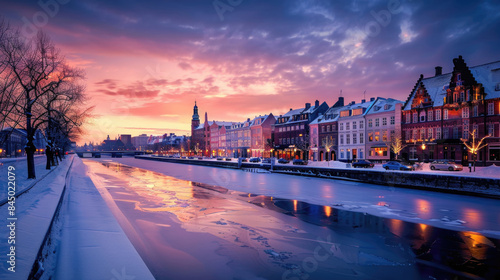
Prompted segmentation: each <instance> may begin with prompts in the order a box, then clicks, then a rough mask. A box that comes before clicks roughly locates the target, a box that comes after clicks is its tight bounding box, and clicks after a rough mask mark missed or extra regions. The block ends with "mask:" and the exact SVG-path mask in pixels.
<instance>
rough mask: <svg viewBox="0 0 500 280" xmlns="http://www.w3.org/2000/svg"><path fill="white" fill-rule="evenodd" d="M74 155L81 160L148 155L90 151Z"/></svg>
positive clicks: (143, 152) (143, 153)
mask: <svg viewBox="0 0 500 280" xmlns="http://www.w3.org/2000/svg"><path fill="white" fill-rule="evenodd" d="M76 154H77V155H78V156H79V157H81V158H95V157H101V155H110V156H111V157H122V156H139V155H145V154H148V153H146V152H145V151H92V152H76Z"/></svg>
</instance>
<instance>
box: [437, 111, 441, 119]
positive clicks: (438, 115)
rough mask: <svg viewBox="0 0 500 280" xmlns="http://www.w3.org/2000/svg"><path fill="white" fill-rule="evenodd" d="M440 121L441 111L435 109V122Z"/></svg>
mask: <svg viewBox="0 0 500 280" xmlns="http://www.w3.org/2000/svg"><path fill="white" fill-rule="evenodd" d="M440 120H441V109H437V110H436V121H440Z"/></svg>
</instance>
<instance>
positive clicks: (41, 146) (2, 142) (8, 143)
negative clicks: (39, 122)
mask: <svg viewBox="0 0 500 280" xmlns="http://www.w3.org/2000/svg"><path fill="white" fill-rule="evenodd" d="M26 140H27V133H26V130H24V129H18V128H11V127H9V128H5V129H3V130H2V131H0V150H1V151H0V157H18V156H25V155H26V152H25V151H24V146H25V145H26ZM33 144H34V145H35V147H36V152H38V153H41V152H44V151H45V146H46V144H47V142H46V141H45V136H44V135H43V133H42V132H41V131H40V130H36V131H35V135H34V139H33Z"/></svg>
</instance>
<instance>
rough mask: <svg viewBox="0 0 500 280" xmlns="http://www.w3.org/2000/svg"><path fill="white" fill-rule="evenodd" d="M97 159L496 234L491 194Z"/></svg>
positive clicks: (499, 229) (498, 220) (498, 226)
mask: <svg viewBox="0 0 500 280" xmlns="http://www.w3.org/2000/svg"><path fill="white" fill-rule="evenodd" d="M99 161H115V162H120V163H123V164H126V165H129V166H134V167H139V168H143V169H148V170H152V171H156V172H159V173H163V174H165V175H169V176H172V177H175V178H179V179H183V180H188V181H194V182H200V183H205V184H211V185H217V186H222V187H225V188H228V189H231V190H237V191H241V192H247V193H254V194H260V195H267V196H273V197H278V198H286V199H296V200H300V201H305V202H309V203H312V204H318V205H327V206H333V207H337V208H340V209H344V210H352V211H358V212H366V213H370V214H373V215H376V216H380V217H387V218H394V219H401V220H405V221H409V222H415V223H425V224H429V225H434V226H437V227H442V228H449V229H453V230H473V231H479V232H481V231H484V233H485V234H488V235H490V236H497V237H498V236H500V204H499V203H498V200H495V199H488V198H480V197H469V196H464V195H456V194H447V193H438V192H432V191H423V190H412V189H403V188H394V187H388V186H380V185H373V184H364V183H359V182H349V181H339V180H331V179H322V178H309V177H299V176H290V175H285V174H265V173H264V174H261V173H249V172H242V171H241V170H232V169H226V168H216V167H207V166H197V165H184V164H175V163H167V162H158V161H149V160H140V159H134V158H127V157H124V158H121V159H111V158H109V157H103V158H101V159H99ZM423 172H425V171H423ZM436 172H438V171H436ZM443 173H445V172H443ZM460 221H464V222H465V223H462V222H460Z"/></svg>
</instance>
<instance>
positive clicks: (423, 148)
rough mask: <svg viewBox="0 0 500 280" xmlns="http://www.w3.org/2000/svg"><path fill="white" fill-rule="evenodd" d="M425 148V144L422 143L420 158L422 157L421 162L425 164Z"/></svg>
mask: <svg viewBox="0 0 500 280" xmlns="http://www.w3.org/2000/svg"><path fill="white" fill-rule="evenodd" d="M425 148H427V146H426V145H425V142H423V143H422V157H423V161H424V162H425Z"/></svg>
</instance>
